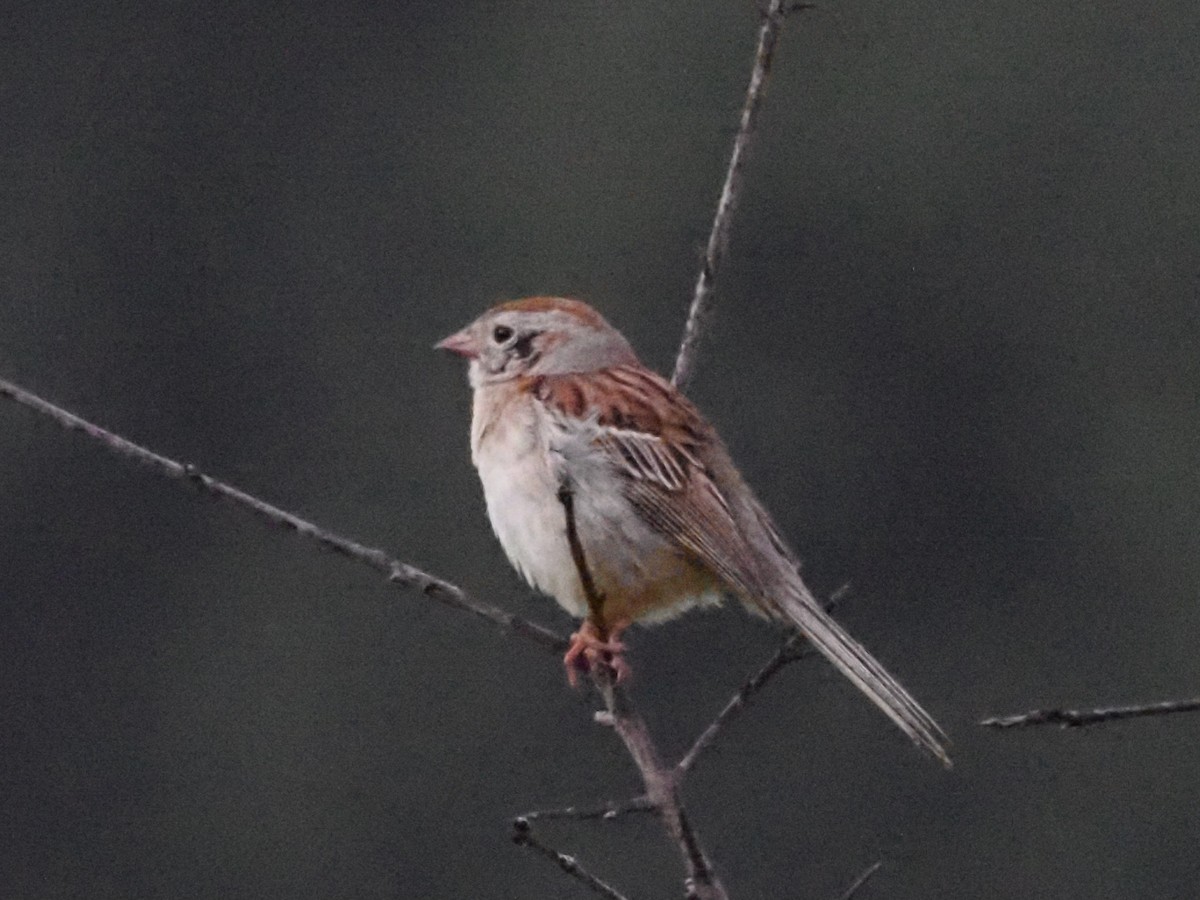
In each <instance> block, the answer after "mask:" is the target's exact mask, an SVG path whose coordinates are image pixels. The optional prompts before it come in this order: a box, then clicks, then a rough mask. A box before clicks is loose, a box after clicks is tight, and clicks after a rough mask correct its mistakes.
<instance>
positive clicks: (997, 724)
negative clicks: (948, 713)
mask: <svg viewBox="0 0 1200 900" xmlns="http://www.w3.org/2000/svg"><path fill="white" fill-rule="evenodd" d="M1197 710H1200V697H1189V698H1187V699H1185V700H1163V701H1161V702H1158V703H1146V704H1141V705H1137V706H1101V707H1097V708H1096V709H1035V710H1032V711H1031V712H1027V713H1022V714H1020V715H1015V716H992V717H991V718H988V719H984V720H983V721H981V722H980V723H979V724H980V725H984V726H986V727H988V728H1025V727H1028V726H1030V725H1061V726H1062V727H1063V728H1079V727H1081V726H1083V725H1099V724H1100V723H1102V722H1115V721H1117V720H1118V719H1137V718H1142V717H1144V716H1166V715H1170V714H1171V713H1180V712H1195V711H1197Z"/></svg>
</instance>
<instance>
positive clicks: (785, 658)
mask: <svg viewBox="0 0 1200 900" xmlns="http://www.w3.org/2000/svg"><path fill="white" fill-rule="evenodd" d="M849 591H850V583H849V582H846V583H845V584H843V585H842V586H841V587H840V588H838V589H837V590H836V591H834V592H833V594H832V595H831V596H830V598H829V602H828V603H826V604H825V612H833V610H834V608H836V607H837V605H838V604H839V603H841V602H842V599H843V598H844V597H845V596H846V594H847V593H848V592H849ZM803 640H804V636H803V635H802V634H800V633H799V632H797V633H795V634H792V635H791V636H789V637H788V639H787V640H785V641H784V642H783V645H782V646H781V647H780V648H779V649H778V650H777V651H775V655H774V656H772V657H771V658H770V659H769V660H767V663H766V665H764V666H763V667H762V668H761V669H759V670H758V671H757V672H755V673H754V674H753V675H751V676H750V677H749V678H748V679H747V680H746V682H745V683H744V684H743V685H742V686H741V687H740V688H738V691H737V693H736V694H734V695H733V696H732V697H731V698H730V700H729V702H728V703H726V704H725V706H724V707H723V708H722V709H721V711H720V712H719V713H717V717H716V718H715V719H713V720H712V722H710V723H709V725H708V727H707V728H705V729H704V731H702V732H700V736H699V737H697V738H696V741H695V743H693V744H692V746H691V749H689V750H688V752H687V753H685V754H684V755H683V758H682V759H681V760H679V762H678V763H677V764H676V766H675V771H676V777H677V778H680V779H682V778H683V776H684V775H686V774H687V773H688V772H689V771H691V769H692V766H694V765H695V764H696V760H697V759H698V758H699V757H700V754H701V753H703V752H704V751H705V750H707V749H708V748H709V746H710V745H711V744H712V742H713V741H714V740H716V737H717V734H718V732H720V730H721V729H722V728H724V727H725V725H726V724H727V723H728V722H729V720H730V719H732V718H733V717H734V716H736V715H737V714H738V713H739V712H741V711H742V709H744V708H745V706H746V704H747V703H748V702H749V701H750V698H751V697H753V696H754V695H755V694H757V693H758V692H759V691H761V690H762V689H763V688H764V687H766V686H767V682H768V681H770V680H771V679H772V678H774V677H775V676H776V675H777V674H778V673H779V672H780V671H781V670H782V669H783V668H784V667H785V666H786V665H788V663H793V662H795V661H796V660H799V659H806V658H808V657H810V656H814V655H815V651H814V650H813V649H812V648H811V647H808V646H802V645H801V642H802V641H803Z"/></svg>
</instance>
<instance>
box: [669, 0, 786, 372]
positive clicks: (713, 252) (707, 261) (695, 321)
mask: <svg viewBox="0 0 1200 900" xmlns="http://www.w3.org/2000/svg"><path fill="white" fill-rule="evenodd" d="M785 7H786V4H785V3H784V2H783V0H771V2H770V5H769V6H768V7H767V11H766V12H765V13H764V14H763V20H762V25H761V26H760V27H759V29H758V49H757V50H756V51H755V54H754V68H753V69H752V70H751V71H750V85H749V87H747V88H746V99H745V101H744V102H743V103H742V116H741V121H740V123H739V124H738V130H737V136H736V137H735V138H734V139H733V152H732V153H731V154H730V156H729V167H728V169H726V171H725V183H724V184H723V185H722V186H721V197H720V199H719V200H718V201H717V211H716V214H715V215H714V216H713V223H712V229H711V230H710V231H709V233H708V244H707V245H706V246H705V248H704V259H703V261H702V262H701V264H700V274H699V275H698V276H697V277H696V289H695V291H694V292H693V295H692V304H691V306H690V307H689V309H688V317H687V324H685V325H684V327H683V341H682V342H681V343H680V345H679V354H678V355H677V356H676V357H675V373H674V375H672V376H671V381H672V383H673V384H675V385H676V386H677V387H681V388H682V387H684V386H686V385H687V383H688V382H689V381H690V380H691V378H692V370H693V368H695V356H696V346H697V345H698V344H699V343H700V337H701V334H702V332H703V327H704V320H705V317H706V316H707V315H708V313H709V311H710V309H711V308H712V296H713V287H714V285H715V284H716V280H717V271H718V270H719V269H720V267H721V260H722V259H723V257H724V256H725V248H726V246H728V244H729V223H730V221H731V219H732V217H733V211H734V209H735V208H736V206H737V203H738V199H739V197H740V196H741V193H742V169H743V167H744V166H745V163H746V154H747V152H748V151H749V149H750V139H751V138H752V137H753V135H754V126H755V124H756V123H757V121H758V111H759V108H760V107H761V106H762V100H763V95H764V94H765V93H766V87H767V76H768V75H769V74H770V73H771V63H772V61H773V60H774V58H775V45H776V44H777V43H778V42H779V32H780V30H781V29H782V27H783V19H784V16H785V15H786V14H787V13H788V12H789V10H788V9H787V8H785Z"/></svg>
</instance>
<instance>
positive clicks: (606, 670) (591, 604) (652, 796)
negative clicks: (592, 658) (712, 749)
mask: <svg viewBox="0 0 1200 900" xmlns="http://www.w3.org/2000/svg"><path fill="white" fill-rule="evenodd" d="M558 501H559V503H561V504H562V508H563V515H564V518H565V519H566V531H567V543H568V544H569V545H570V548H571V559H572V560H573V561H574V563H575V568H576V569H577V570H578V572H579V583H580V586H581V587H582V588H583V592H584V596H585V598H586V600H587V604H588V609H590V610H592V611H593V614H594V615H599V613H600V610H601V607H602V603H603V597H602V596H601V595H600V593H599V591H598V589H597V587H596V582H595V580H594V579H593V578H592V572H591V567H590V566H589V565H588V562H587V555H586V554H585V552H584V549H583V543H582V541H580V539H579V531H578V530H577V528H576V524H575V500H574V486H573V485H572V484H571V482H570V480H569V479H568V478H564V479H563V481H562V483H561V484H560V485H559V488H558ZM591 671H592V682H593V683H594V684H595V685H596V689H597V690H598V691H599V692H600V695H601V696H602V697H603V698H604V706H605V709H606V710H607V714H606V715H604V716H598V717H597V720H598V721H601V722H603V723H604V724H606V725H610V726H612V728H613V730H614V731H616V733H617V736H618V737H620V738H621V741H622V742H623V743H624V744H625V749H626V750H628V751H629V756H630V757H631V758H632V759H633V763H634V765H636V766H637V768H638V771H639V772H640V773H641V775H642V784H643V785H644V786H645V788H646V799H647V801H649V803H650V805H651V806H652V807H653V808H654V809H655V810H657V811H658V817H659V819H660V821H661V822H662V823H663V827H664V828H665V829H666V830H667V833H668V834H669V835H670V836H671V837H672V838H673V839H674V840H675V842H676V843H677V844H678V845H679V852H680V854H681V855H682V856H683V862H684V868H685V869H686V870H687V878H686V880H685V882H684V883H685V886H686V888H687V891H688V894H687V896H688V897H689V898H695V900H729V897H728V895H727V894H726V893H725V888H724V886H723V885H722V884H721V881H720V879H719V878H717V875H716V873H715V872H714V871H713V867H712V863H710V862H709V859H708V857H707V856H706V855H705V853H704V849H703V847H701V846H700V839H699V837H698V836H697V835H696V832H695V829H693V828H692V826H691V823H690V822H689V821H688V818H687V814H686V812H685V811H684V808H683V803H682V802H681V801H680V798H679V785H678V782H677V781H676V778H675V771H674V769H673V768H669V767H667V766H666V765H664V764H663V761H662V755H661V754H660V753H659V752H658V747H657V746H655V743H654V739H653V738H652V737H651V736H650V729H649V728H647V727H646V722H645V720H644V719H643V718H642V717H641V716H640V715H639V714H638V712H637V710H636V709H635V708H634V706H633V702H632V701H631V700H630V699H629V695H628V693H626V691H625V690H624V689H623V688H622V687H621V686H620V685H619V684H617V679H616V677H615V673H614V670H613V667H612V666H607V665H593V666H592V667H591Z"/></svg>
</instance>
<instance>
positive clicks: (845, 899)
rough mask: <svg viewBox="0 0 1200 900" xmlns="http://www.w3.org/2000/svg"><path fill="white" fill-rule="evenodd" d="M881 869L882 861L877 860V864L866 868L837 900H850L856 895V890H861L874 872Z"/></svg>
mask: <svg viewBox="0 0 1200 900" xmlns="http://www.w3.org/2000/svg"><path fill="white" fill-rule="evenodd" d="M882 867H883V860H882V859H881V860H879V861H878V862H877V863H875V865H873V866H867V868H866V870H865V871H864V872H863V873H862V874H861V875H859V876H858V877H857V878H855V879H854V881H853V882H851V884H850V887H848V888H846V890H845V892H844V893H843V894H842V895H841V896H840V897H838V900H850V898H851V897H853V896H854V895H855V894H857V893H858V889H859V888H861V887H862V886H863V885H864V884H866V883H867V882H868V881H870V880H871V876H873V875H874V874H875V873H876V872H878V871H879V870H880V869H881V868H882Z"/></svg>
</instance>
